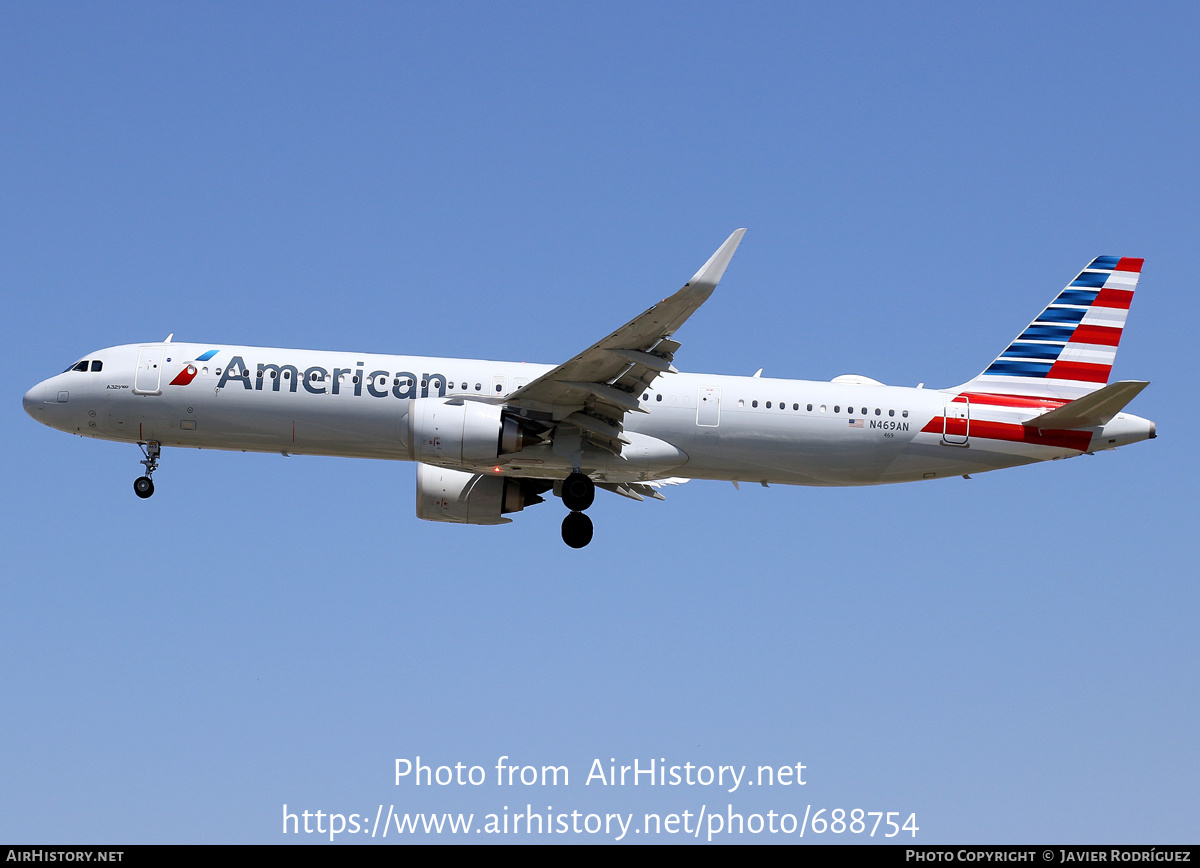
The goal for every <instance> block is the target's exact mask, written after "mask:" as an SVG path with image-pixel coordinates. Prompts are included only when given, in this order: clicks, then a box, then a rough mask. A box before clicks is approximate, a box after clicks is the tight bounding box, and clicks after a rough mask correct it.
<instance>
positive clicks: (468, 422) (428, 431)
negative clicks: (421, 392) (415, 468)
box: [408, 398, 541, 464]
mask: <svg viewBox="0 0 1200 868" xmlns="http://www.w3.org/2000/svg"><path fill="white" fill-rule="evenodd" d="M412 403H413V406H412V410H411V411H410V412H409V414H408V444H409V453H410V457H411V458H412V460H413V461H439V462H441V461H445V462H449V463H453V464H483V463H487V462H490V461H495V460H496V459H497V458H498V457H500V456H501V455H510V454H512V453H514V452H520V451H521V450H522V449H524V448H525V447H526V446H529V445H530V444H533V443H538V442H540V441H541V438H540V437H539V436H538V435H537V434H536V433H534V432H533V431H532V430H530V429H529V428H528V427H526V424H523V422H524V420H520V419H518V418H517V417H515V416H512V415H510V414H507V413H505V412H504V407H502V406H501V405H499V404H485V403H483V402H481V401H464V400H462V399H461V398H460V399H447V398H420V399H418V400H415V401H413V402H412Z"/></svg>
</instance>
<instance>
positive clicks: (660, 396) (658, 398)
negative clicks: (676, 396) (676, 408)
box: [654, 394, 662, 403]
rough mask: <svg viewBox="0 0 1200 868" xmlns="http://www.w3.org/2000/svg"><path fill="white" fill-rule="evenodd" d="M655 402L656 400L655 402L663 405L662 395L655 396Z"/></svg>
mask: <svg viewBox="0 0 1200 868" xmlns="http://www.w3.org/2000/svg"><path fill="white" fill-rule="evenodd" d="M654 400H655V401H658V402H659V403H662V395H661V394H660V395H655V396H654Z"/></svg>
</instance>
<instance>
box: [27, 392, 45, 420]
mask: <svg viewBox="0 0 1200 868" xmlns="http://www.w3.org/2000/svg"><path fill="white" fill-rule="evenodd" d="M45 393H46V384H45V383H38V384H37V385H36V386H34V387H33V388H32V389H30V390H29V391H28V392H26V393H25V397H24V398H22V399H21V404H22V405H23V406H24V407H25V412H26V413H28V414H29V415H30V416H32V417H33V418H34V419H37V420H38V421H39V422H41V421H42V419H41V417H40V414H41V410H42V405H43V404H44V403H45V401H44V400H43V399H42V396H43V395H44V394H45Z"/></svg>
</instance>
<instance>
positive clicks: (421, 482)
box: [417, 464, 552, 524]
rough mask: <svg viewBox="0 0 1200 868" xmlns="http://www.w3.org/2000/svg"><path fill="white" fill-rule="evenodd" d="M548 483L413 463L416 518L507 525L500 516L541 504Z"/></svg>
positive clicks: (506, 519) (549, 484)
mask: <svg viewBox="0 0 1200 868" xmlns="http://www.w3.org/2000/svg"><path fill="white" fill-rule="evenodd" d="M551 486H552V483H551V482H549V481H546V480H541V479H510V478H509V477H506V476H501V475H499V474H495V473H491V474H489V473H468V472H467V471H465V470H450V469H447V468H445V467H434V466H433V465H430V464H418V465H417V518H423V519H425V520H426V521H449V522H454V523H455V524H507V523H508V522H510V521H512V519H511V518H504V515H505V514H507V513H512V512H520V511H521V510H523V509H524V508H525V507H527V506H533V505H534V504H535V503H541V502H542V501H543V500H544V498H542V497H539V495H540V494H542V493H543V492H545V491H549V490H550V488H551Z"/></svg>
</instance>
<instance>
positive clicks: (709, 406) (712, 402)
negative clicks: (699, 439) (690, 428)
mask: <svg viewBox="0 0 1200 868" xmlns="http://www.w3.org/2000/svg"><path fill="white" fill-rule="evenodd" d="M696 424H697V425H699V426H700V427H701V428H716V427H717V426H718V425H720V424H721V390H720V389H718V388H716V387H715V386H701V387H700V388H699V390H698V391H697V393H696Z"/></svg>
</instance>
